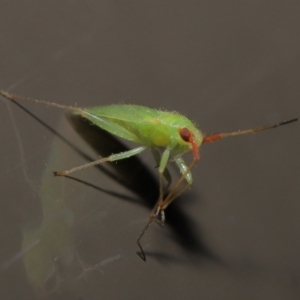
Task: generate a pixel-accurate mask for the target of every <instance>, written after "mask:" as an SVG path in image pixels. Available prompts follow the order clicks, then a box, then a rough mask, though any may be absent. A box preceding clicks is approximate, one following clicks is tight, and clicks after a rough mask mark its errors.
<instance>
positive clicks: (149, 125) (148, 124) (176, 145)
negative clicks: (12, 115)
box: [0, 91, 298, 260]
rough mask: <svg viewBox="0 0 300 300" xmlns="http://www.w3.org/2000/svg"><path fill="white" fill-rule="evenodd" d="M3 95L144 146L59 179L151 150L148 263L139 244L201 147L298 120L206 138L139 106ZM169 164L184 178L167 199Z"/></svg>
mask: <svg viewBox="0 0 300 300" xmlns="http://www.w3.org/2000/svg"><path fill="white" fill-rule="evenodd" d="M0 94H1V95H2V96H4V97H6V98H8V99H9V100H12V101H24V100H26V101H32V102H35V103H41V104H45V105H48V106H54V107H57V108H61V109H64V110H68V111H71V112H73V113H74V114H79V115H81V116H82V117H84V118H86V119H88V120H89V121H90V122H92V123H93V124H95V125H96V126H99V127H100V128H102V129H104V130H106V131H108V132H109V133H111V134H114V135H116V136H118V137H121V138H124V139H126V140H129V141H132V142H135V143H137V144H140V145H141V146H139V147H137V148H134V149H131V150H128V151H125V152H121V153H116V154H112V155H110V156H108V157H105V158H100V159H98V160H96V161H93V162H90V163H87V164H85V165H81V166H78V167H75V168H72V169H69V170H66V171H60V172H54V174H55V175H56V176H66V175H69V174H70V173H73V172H75V171H79V170H81V169H84V168H87V167H90V166H94V165H97V164H101V163H104V162H106V161H117V160H120V159H125V158H128V157H131V156H134V155H136V154H138V153H141V152H142V151H144V150H146V149H147V148H151V150H152V153H153V155H154V158H155V160H156V163H157V165H158V172H159V198H158V200H157V202H156V205H155V206H154V209H153V210H152V212H151V214H150V218H149V221H148V223H147V225H146V226H145V228H144V230H143V231H142V232H141V234H140V235H139V237H138V239H137V244H138V246H139V248H140V250H141V257H142V258H143V259H144V260H146V256H145V253H144V250H143V248H142V246H141V244H140V240H141V238H142V236H143V235H144V233H145V232H146V230H147V229H148V228H149V226H150V225H151V224H152V223H153V221H154V220H156V221H158V222H159V223H160V224H163V223H164V221H165V214H164V211H165V209H166V208H167V206H168V205H169V204H170V203H171V202H172V201H173V200H174V199H175V198H177V197H178V196H179V195H180V194H181V193H183V192H184V191H185V190H186V189H187V188H189V186H190V185H191V184H192V175H191V169H192V168H193V166H194V165H195V163H196V162H197V160H198V159H199V147H200V146H201V144H202V143H204V142H213V141H216V140H219V139H221V138H224V137H229V136H236V135H242V134H247V133H254V132H258V131H262V130H266V129H271V128H275V127H278V126H281V125H285V124H289V123H292V122H295V121H297V120H298V118H295V119H291V120H288V121H284V122H281V123H277V124H274V125H269V126H262V127H256V128H253V129H248V130H243V131H235V132H230V133H219V134H213V135H207V136H205V135H203V134H202V133H201V131H200V130H198V129H197V127H196V126H195V124H194V123H193V122H191V121H190V120H189V119H188V118H186V117H184V116H182V115H180V114H179V113H176V112H168V111H161V110H156V109H152V108H148V107H144V106H139V105H109V106H103V107H95V108H79V107H72V106H66V105H61V104H58V103H54V102H48V101H44V100H38V99H33V98H27V97H21V96H17V95H13V94H10V93H8V92H5V91H0ZM158 148H163V149H164V150H163V152H162V154H161V153H160V152H159V151H158ZM188 152H192V154H193V160H192V162H191V164H190V165H189V166H187V165H186V164H185V162H184V160H183V159H182V155H183V154H185V153H188ZM170 161H175V163H176V164H177V166H178V168H179V170H180V172H181V177H180V178H179V180H178V181H177V182H176V183H175V184H174V186H173V187H172V188H171V190H170V191H169V193H168V194H167V196H165V197H164V183H163V178H164V177H165V179H166V180H167V182H168V187H169V185H170V184H171V178H170V175H169V172H168V170H167V164H168V162H170ZM184 181H186V184H185V185H184V184H183V182H184Z"/></svg>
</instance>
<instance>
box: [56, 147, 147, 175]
mask: <svg viewBox="0 0 300 300" xmlns="http://www.w3.org/2000/svg"><path fill="white" fill-rule="evenodd" d="M146 148H147V147H146V146H142V147H137V148H134V149H131V150H128V151H125V152H121V153H116V154H112V155H110V156H108V157H103V158H100V159H98V160H95V161H92V162H90V163H87V164H84V165H81V166H78V167H75V168H72V169H70V170H66V171H60V172H54V175H55V176H67V175H69V174H71V173H74V172H77V171H80V170H82V169H86V168H89V167H92V166H95V165H99V164H102V163H104V162H107V161H116V160H120V159H124V158H129V157H131V156H134V155H136V154H139V153H141V152H142V151H144V150H145V149H146Z"/></svg>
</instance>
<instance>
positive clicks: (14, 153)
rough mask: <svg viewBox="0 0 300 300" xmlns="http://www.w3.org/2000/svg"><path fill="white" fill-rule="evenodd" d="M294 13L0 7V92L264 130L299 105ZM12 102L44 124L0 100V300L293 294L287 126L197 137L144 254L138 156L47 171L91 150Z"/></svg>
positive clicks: (132, 6) (295, 211) (51, 4)
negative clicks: (205, 140)
mask: <svg viewBox="0 0 300 300" xmlns="http://www.w3.org/2000/svg"><path fill="white" fill-rule="evenodd" d="M299 15H300V3H299V1H285V2H284V1H267V0H264V1H184V2H183V1H74V0H73V1H70V0H68V1H2V3H1V10H0V38H1V47H0V66H1V67H0V81H1V83H0V87H1V89H4V90H9V91H11V92H14V93H18V94H21V95H26V96H31V97H38V98H42V99H47V100H50V101H54V102H58V103H61V104H69V105H75V104H77V105H78V106H96V105H105V104H112V103H135V104H141V105H147V106H151V107H155V108H163V109H167V110H176V111H178V112H180V113H182V114H184V115H186V116H188V117H189V118H190V119H192V120H194V121H195V122H196V124H197V125H198V126H199V128H200V129H201V130H203V132H205V133H213V132H218V131H232V130H238V129H246V128H251V127H254V126H259V125H266V124H269V123H274V122H278V121H282V120H286V119H289V118H293V117H297V116H299V114H300V113H299V111H300V101H299V95H300V84H299V79H300V38H299V36H300V18H299ZM22 105H23V106H24V107H25V108H26V109H28V110H29V112H30V113H32V114H33V115H34V116H36V117H38V118H40V119H41V120H43V121H44V122H45V123H47V124H48V125H49V126H50V127H51V128H52V129H53V130H56V131H57V133H53V132H51V131H50V130H49V129H47V128H46V127H45V126H43V125H41V123H39V122H37V120H36V119H34V118H33V117H32V116H31V115H30V114H28V113H26V112H24V111H23V110H21V109H20V108H18V107H17V106H16V105H14V104H12V103H10V102H8V101H6V100H4V99H2V98H1V100H0V117H1V126H0V139H1V147H0V178H1V179H0V192H1V202H0V245H1V247H0V287H1V288H0V298H1V299H23V300H25V299H36V298H39V297H44V298H45V299H74V300H75V299H76V300H77V299H84V300H87V299H183V298H184V299H299V297H300V288H299V283H300V258H299V257H300V234H299V228H300V219H299V215H300V201H299V200H300V199H299V192H300V188H299V179H300V177H299V175H300V171H299V170H300V163H299V162H300V160H299V153H300V151H299V150H300V149H299V148H300V147H299V137H300V135H299V134H300V129H299V124H298V123H295V124H292V125H288V126H286V127H282V128H279V129H275V130H272V131H268V132H263V133H259V134H256V135H249V136H244V137H239V138H235V139H228V140H224V141H219V142H216V143H215V144H210V145H204V146H203V147H202V148H201V160H200V161H199V163H198V164H197V166H196V167H195V169H194V170H193V176H194V184H193V186H192V189H191V190H190V191H189V192H187V193H185V194H184V195H182V196H181V197H180V199H177V200H176V203H174V204H172V206H170V208H169V209H168V210H167V211H166V217H167V224H166V226H165V228H163V229H161V228H159V226H157V225H153V226H152V227H151V228H150V229H149V231H148V232H147V234H146V235H145V237H144V238H143V240H142V244H143V246H144V249H145V251H146V254H147V262H146V263H145V262H143V261H142V260H141V259H140V258H139V256H138V255H137V253H136V252H137V251H138V248H137V245H136V243H135V240H136V237H137V236H138V234H139V233H140V231H141V230H142V229H143V226H144V224H145V223H146V222H147V218H148V215H149V213H150V209H151V208H150V207H151V205H152V204H153V203H154V202H155V197H156V191H157V186H156V184H157V183H156V182H155V181H154V179H153V178H155V177H151V176H155V175H156V169H155V168H154V167H155V163H154V161H153V159H152V157H151V154H150V153H149V152H148V153H147V154H146V155H143V156H142V161H143V164H145V165H146V166H147V168H146V169H144V168H143V166H142V165H141V163H135V162H134V163H133V164H132V165H129V169H128V168H127V171H124V172H125V174H124V172H123V171H114V170H113V169H110V167H106V169H107V170H112V172H113V173H114V174H116V178H112V176H109V175H108V174H106V173H104V172H103V171H99V170H98V169H97V168H93V169H87V170H84V171H82V172H80V173H77V174H74V177H75V178H77V179H80V180H82V181H84V182H85V184H84V183H82V182H79V181H74V180H71V179H63V178H53V177H52V174H51V171H54V170H61V169H67V168H71V167H73V166H77V165H80V164H81V163H84V162H86V161H87V160H88V158H87V157H84V155H85V154H86V155H89V157H90V158H93V159H95V158H97V155H99V154H97V153H95V152H94V151H93V150H91V147H90V146H88V144H86V143H85V142H84V140H82V139H81V138H80V137H79V136H78V135H77V134H76V133H75V131H74V130H73V129H72V128H71V127H70V125H69V124H68V122H67V121H66V119H65V118H64V112H63V111H60V110H57V109H52V108H46V107H43V106H41V105H34V104H32V103H22ZM58 133H59V134H61V135H62V136H63V137H64V138H66V139H67V140H68V141H70V144H67V142H66V141H63V140H62V139H61V138H60V137H59V135H58ZM99 143H100V144H101V145H103V148H106V147H107V146H108V144H109V142H108V141H107V140H105V139H104V140H102V139H100V137H99ZM75 145H76V146H75ZM76 147H78V149H80V151H81V153H80V151H79V150H78V149H77V148H76ZM130 147H132V145H130ZM186 158H187V160H188V159H189V156H188V155H187V157H186ZM172 171H173V172H175V173H176V169H175V168H174V169H172ZM122 176H123V177H124V178H125V179H128V181H129V182H131V183H133V184H134V183H138V184H137V185H138V186H139V187H141V186H142V187H143V188H145V190H144V192H143V189H142V190H139V189H138V188H137V187H136V188H134V187H131V186H130V184H128V183H127V184H124V180H123V181H122V180H121V181H122V182H120V180H119V179H120V178H121V177H122ZM144 176H146V177H144ZM147 176H148V177H147ZM124 178H123V179H124ZM145 178H146V179H145ZM141 181H142V183H141ZM93 185H94V186H93ZM151 203H152V204H151ZM26 259H28V260H29V261H30V265H29V266H28V265H27V266H26V264H25V263H24V262H25V261H26Z"/></svg>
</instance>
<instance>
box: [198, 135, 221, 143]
mask: <svg viewBox="0 0 300 300" xmlns="http://www.w3.org/2000/svg"><path fill="white" fill-rule="evenodd" d="M222 137H223V136H222V135H221V134H220V133H216V134H212V135H208V136H205V137H204V138H203V142H202V143H211V142H215V141H217V140H220V139H221V138H222Z"/></svg>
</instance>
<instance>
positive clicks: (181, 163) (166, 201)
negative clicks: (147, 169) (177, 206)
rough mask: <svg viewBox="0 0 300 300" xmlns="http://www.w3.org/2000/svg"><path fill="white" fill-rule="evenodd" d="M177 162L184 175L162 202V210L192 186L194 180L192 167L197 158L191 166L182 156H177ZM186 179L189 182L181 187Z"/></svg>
mask: <svg viewBox="0 0 300 300" xmlns="http://www.w3.org/2000/svg"><path fill="white" fill-rule="evenodd" d="M175 162H176V164H177V166H178V167H179V169H180V173H181V174H182V175H181V177H180V178H179V180H178V181H177V183H176V184H175V185H174V186H173V188H172V190H171V191H170V193H169V194H168V196H167V197H166V198H165V199H164V200H163V202H162V203H161V209H162V210H165V209H166V208H167V206H168V205H169V204H170V203H171V202H172V201H173V200H175V199H176V198H177V197H178V196H179V195H180V194H182V193H183V192H184V191H186V190H187V189H188V188H189V187H190V186H191V184H192V182H193V178H192V174H191V169H192V168H193V167H194V165H195V163H196V162H197V160H196V159H194V160H193V161H192V163H191V164H190V165H189V166H187V165H186V163H185V162H184V160H183V159H182V158H181V157H177V158H176V159H175ZM184 180H186V181H187V184H186V185H185V186H183V187H182V188H181V189H180V186H181V184H182V182H183V181H184Z"/></svg>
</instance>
